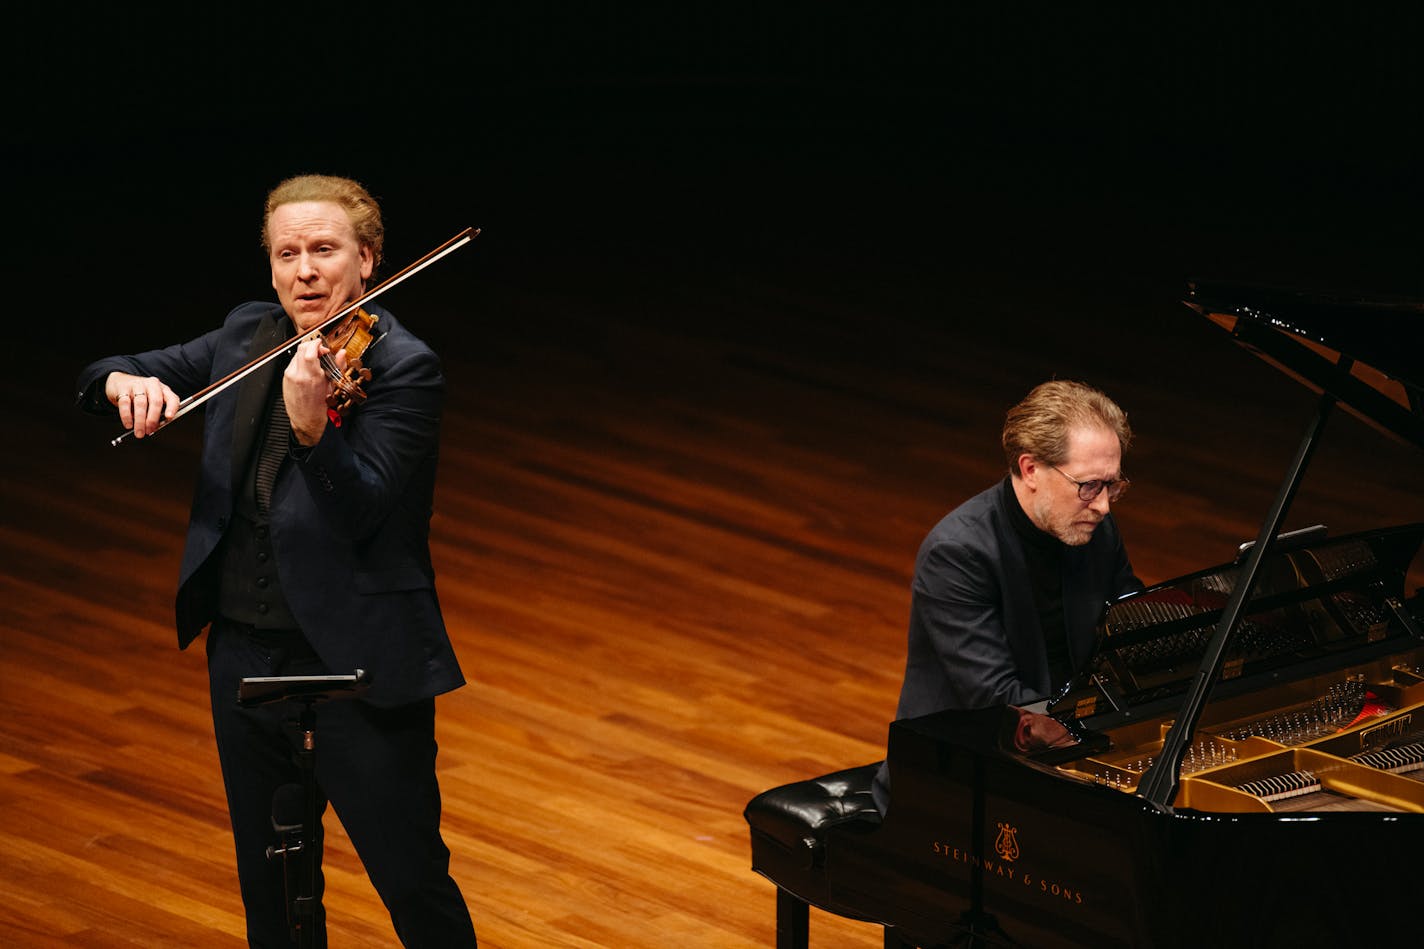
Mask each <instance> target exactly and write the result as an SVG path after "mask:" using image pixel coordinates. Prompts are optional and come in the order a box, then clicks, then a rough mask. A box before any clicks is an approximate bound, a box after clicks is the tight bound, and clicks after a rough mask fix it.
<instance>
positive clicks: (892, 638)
mask: <svg viewBox="0 0 1424 949" xmlns="http://www.w3.org/2000/svg"><path fill="white" fill-rule="evenodd" d="M460 223H463V222H456V224H460ZM476 223H479V222H476ZM433 236H435V237H436V238H443V237H444V236H445V235H444V234H443V233H440V234H435V235H433ZM491 239H492V236H487V237H486V238H482V240H491ZM491 253H492V256H491V258H490V262H489V263H488V265H484V264H480V265H475V264H471V265H468V268H469V269H468V270H466V271H465V272H463V274H462V272H461V271H459V270H452V272H451V273H450V274H449V275H446V276H441V277H439V278H434V277H433V278H432V279H431V280H430V281H429V283H428V284H422V285H421V286H420V287H415V286H414V285H412V289H410V290H409V291H408V292H407V291H406V290H404V289H403V290H401V291H397V292H396V293H393V294H392V297H391V299H390V303H389V305H390V306H391V307H392V309H393V310H394V311H395V312H397V313H399V314H401V315H402V317H403V318H404V320H405V321H406V323H407V324H408V325H410V326H411V327H412V328H414V329H415V330H416V331H417V332H418V333H421V334H422V335H425V336H426V337H427V338H428V339H430V340H431V341H432V343H433V344H434V345H435V346H436V348H437V349H438V350H439V351H441V352H442V354H443V355H444V357H445V359H446V364H447V372H448V376H449V380H450V391H451V399H450V404H449V410H448V417H447V419H446V423H445V427H444V436H443V449H442V452H443V453H442V459H441V471H440V481H439V487H438V497H437V504H436V516H435V520H434V525H433V538H434V557H435V564H436V569H437V571H438V584H439V590H440V593H441V598H442V602H443V605H444V609H445V614H446V618H447V620H448V623H449V627H450V632H451V635H452V637H453V639H454V643H455V646H456V650H457V652H458V654H459V656H460V658H461V661H462V663H463V665H464V668H465V671H466V674H467V676H468V678H469V679H470V684H469V685H468V686H467V687H466V688H464V689H461V690H459V691H458V692H456V693H454V694H451V695H448V696H446V697H443V698H442V699H440V701H439V706H438V708H439V712H438V738H439V741H440V757H439V775H440V780H441V786H442V790H443V793H444V801H445V820H444V831H445V835H446V839H447V841H448V843H449V844H450V847H451V849H452V851H453V854H454V857H453V873H454V876H455V877H456V879H457V880H458V881H459V883H460V884H461V886H462V887H463V889H464V892H465V894H466V896H467V898H468V901H469V904H470V908H471V911H472V913H473V916H474V919H475V922H476V926H477V928H478V930H479V934H480V937H481V942H482V944H483V945H484V946H487V947H491V949H518V947H541V946H571V947H591V946H617V947H666V946H715V947H755V946H769V945H772V944H773V936H774V927H773V888H772V886H771V884H769V883H768V882H767V881H765V880H763V879H761V878H760V877H758V876H756V875H755V874H753V873H752V872H751V871H750V869H749V868H748V867H749V850H748V841H747V832H746V826H745V824H744V822H743V819H742V816H741V812H742V808H743V806H744V805H745V804H746V802H747V800H748V799H749V798H751V797H752V796H753V795H754V794H756V793H757V792H759V791H761V790H763V789H765V788H768V787H771V786H773V785H777V784H781V783H785V782H789V781H794V780H798V779H802V778H807V777H811V776H814V775H817V774H821V773H823V772H827V771H830V770H835V769H839V768H843V767H848V766H851V765H858V764H862V763H866V762H869V761H873V760H876V759H878V758H879V757H880V756H881V755H882V748H883V742H884V739H885V734H886V725H887V722H888V720H889V718H890V717H891V714H892V713H893V711H894V707H895V699H896V694H897V689H898V684H899V678H900V672H901V664H902V662H903V639H904V631H905V617H906V608H907V601H908V592H907V588H908V582H909V576H910V570H911V566H912V562H913V558H914V554H915V550H916V547H917V546H918V544H919V542H920V539H921V537H922V536H923V534H924V532H925V531H926V530H927V529H928V528H929V527H930V526H931V525H932V524H933V523H934V522H935V521H936V520H937V519H938V518H939V517H940V516H941V515H942V514H943V513H944V512H945V511H947V510H948V509H950V508H951V507H953V506H954V505H955V504H957V503H958V502H959V501H961V500H963V499H964V498H966V497H967V496H969V495H970V494H972V493H974V492H976V491H978V490H979V489H981V488H982V487H984V486H986V485H988V484H990V483H992V482H993V481H994V480H996V479H997V478H998V477H999V476H1000V472H1001V470H1002V468H1003V465H1002V462H1001V461H1000V460H999V458H998V449H997V434H998V428H999V425H1000V423H1001V420H1002V417H1003V412H1004V410H1005V409H1006V408H1007V407H1008V406H1009V405H1011V404H1012V403H1013V402H1014V401H1016V400H1017V399H1018V398H1019V397H1020V396H1021V395H1022V394H1023V393H1024V392H1026V391H1027V390H1028V389H1029V388H1030V387H1031V386H1032V385H1033V384H1035V383H1036V382H1038V381H1041V380H1042V379H1044V378H1047V377H1049V376H1053V375H1057V376H1060V377H1072V378H1083V379H1087V380H1088V381H1091V382H1093V383H1095V384H1098V385H1100V386H1101V387H1103V388H1105V389H1106V390H1108V391H1109V392H1110V393H1111V394H1112V395H1114V396H1115V397H1116V398H1118V400H1119V401H1120V402H1121V403H1122V404H1123V405H1124V406H1125V407H1126V408H1127V409H1128V411H1129V413H1130V415H1131V418H1132V420H1133V423H1134V425H1135V427H1136V429H1137V433H1138V443H1137V446H1136V448H1135V449H1134V451H1133V452H1132V453H1131V454H1130V455H1129V456H1128V459H1127V462H1126V470H1127V472H1128V473H1129V475H1130V476H1131V477H1132V478H1133V480H1134V487H1133V490H1132V493H1131V494H1130V495H1129V496H1128V497H1127V498H1125V499H1124V500H1123V502H1122V503H1121V504H1120V505H1119V506H1118V516H1119V519H1120V521H1121V523H1122V525H1123V530H1124V533H1125V535H1126V537H1127V539H1128V541H1129V544H1130V550H1131V552H1132V555H1133V559H1134V563H1135V566H1136V567H1137V569H1138V572H1139V573H1140V574H1141V575H1142V576H1143V577H1144V578H1145V579H1147V580H1149V581H1156V580H1162V579H1166V578H1169V577H1171V576H1174V575H1177V574H1180V573H1184V572H1187V571H1189V570H1194V569H1198V568H1201V567H1205V566H1208V565H1211V564H1214V563H1218V562H1221V561H1224V560H1226V559H1229V557H1230V555H1231V552H1232V550H1233V548H1234V546H1235V544H1237V543H1238V542H1240V541H1242V540H1246V539H1249V538H1251V537H1254V535H1255V533H1256V530H1257V525H1258V521H1259V518H1260V517H1261V516H1262V515H1263V514H1264V512H1265V510H1266V507H1267V505H1268V503H1269V502H1270V500H1271V498H1272V496H1273V495H1274V492H1275V489H1276V485H1277V483H1278V479H1279V477H1280V475H1281V473H1282V471H1283V470H1284V467H1285V464H1286V461H1287V460H1288V458H1289V456H1290V454H1291V452H1292V451H1293V449H1294V447H1295V443H1296V441H1297V440H1298V438H1299V437H1300V435H1301V433H1302V432H1303V430H1304V427H1305V424H1306V421H1307V419H1308V416H1309V414H1310V411H1311V408H1312V404H1313V403H1312V399H1311V397H1310V396H1309V395H1308V394H1307V393H1306V392H1305V391H1304V390H1302V389H1300V388H1298V387H1297V386H1296V385H1295V384H1294V383H1292V382H1290V381H1289V380H1286V379H1284V378H1283V377H1280V376H1278V375H1277V374H1276V373H1275V372H1274V370H1272V369H1271V368H1269V367H1268V366H1266V365H1265V364H1264V363H1260V362H1258V361H1257V360H1255V359H1254V358H1253V357H1251V356H1249V355H1247V354H1245V353H1242V352H1240V351H1238V350H1237V349H1236V347H1235V346H1233V345H1232V344H1231V343H1230V341H1229V340H1228V339H1227V338H1226V337H1225V336H1224V334H1222V333H1221V332H1220V331H1219V330H1217V329H1215V328H1214V327H1211V326H1209V325H1207V324H1206V323H1205V321H1202V320H1200V319H1199V318H1197V317H1196V316H1194V315H1193V314H1192V313H1190V312H1189V311H1187V310H1186V309H1185V308H1184V307H1182V306H1181V305H1180V304H1179V303H1178V302H1176V301H1177V299H1178V297H1179V295H1180V290H1181V287H1180V285H1179V284H1177V283H1175V282H1170V281H1161V282H1154V281H1152V280H1138V281H1135V282H1133V283H1129V284H1127V285H1125V287H1124V288H1123V289H1120V290H1114V289H1112V288H1111V287H1102V286H1100V287H1098V288H1097V292H1094V293H1087V292H1083V291H1084V290H1085V288H1084V287H1081V286H1080V287H1077V288H1071V287H1070V288H1069V289H1068V290H1065V289H1064V287H1063V286H1061V285H1060V286H1053V285H1049V284H1045V283H1042V282H1040V283H1037V284H1030V283H1026V282H1025V281H1023V280H1021V279H1019V278H1018V277H1017V276H1016V275H1014V274H1010V273H1001V274H998V275H995V274H993V273H987V274H982V275H979V277H978V279H975V280H972V281H966V280H963V279H961V278H962V277H963V275H962V274H961V275H957V276H956V275H944V274H935V273H933V272H925V271H921V272H908V271H907V268H899V269H897V268H896V267H895V266H892V265H888V264H887V265H884V266H878V267H871V268H868V269H866V270H864V271H861V270H859V269H857V268H856V267H855V266H854V265H853V264H851V263H849V262H836V261H822V262H820V263H815V262H807V261H805V260H797V259H792V258H791V257H789V256H788V258H787V259H786V260H782V261H780V262H773V263H772V264H766V263H765V262H764V265H763V266H759V267H755V268H749V269H747V270H740V269H738V268H736V267H735V266H732V265H729V264H727V263H726V262H725V261H721V260H715V259H711V260H703V261H700V262H694V263H685V264H684V265H682V266H680V267H679V266H673V265H671V264H670V263H669V262H668V261H667V260H665V259H661V258H658V257H657V256H656V250H655V249H650V250H648V251H647V253H648V255H649V256H648V257H646V258H641V259H629V260H623V261H621V263H617V262H616V261H615V259H614V257H613V256H612V255H609V256H608V257H605V258H602V259H600V260H598V261H594V262H590V261H587V260H582V261H581V260H579V259H578V258H577V257H576V256H575V255H572V254H570V255H567V256H565V257H561V258H559V259H555V260H543V261H540V262H539V265H538V266H534V265H533V264H532V263H531V262H529V261H527V260H526V261H524V262H523V263H522V264H520V263H519V262H518V261H514V262H510V261H502V260H501V258H500V257H499V255H498V253H497V251H495V250H493V249H492V251H491ZM507 263H508V264H509V266H505V264H507ZM882 263H883V262H882ZM615 264H616V265H615ZM462 266H463V265H462ZM549 274H558V275H559V277H558V279H556V280H555V279H550V278H549V276H548V275H549ZM470 277H473V279H474V282H476V283H477V285H478V289H477V290H476V291H474V292H473V293H472V294H471V293H467V292H465V290H464V289H462V288H460V287H459V286H458V284H459V283H460V282H461V281H462V280H465V279H467V278H470ZM966 286H972V287H973V288H974V289H973V290H972V291H968V290H965V289H964V288H965V287H966ZM136 319H138V317H136ZM130 328H131V329H132V333H131V334H129V336H127V337H126V339H128V340H129V341H128V342H118V336H117V335H116V334H115V333H113V332H111V333H110V335H109V336H108V337H104V338H102V340H101V341H100V342H99V343H95V342H92V341H88V340H86V341H84V342H75V341H74V340H72V339H61V340H50V341H49V342H48V344H47V345H44V346H41V347H40V348H39V349H38V351H37V353H36V355H35V356H34V358H33V359H30V360H28V361H26V362H25V364H24V365H23V366H21V367H20V368H18V369H14V370H12V371H8V372H7V373H6V374H5V376H4V379H3V383H0V392H3V395H4V404H5V405H6V407H7V409H8V412H7V418H8V420H9V423H10V424H9V429H10V432H9V434H10V445H11V447H10V448H9V449H8V450H7V451H6V453H5V454H6V461H5V463H4V465H3V471H0V481H3V490H4V498H5V504H4V514H3V520H0V942H3V943H4V944H5V945H7V946H12V947H28V946H36V947H38V946H50V945H66V946H135V947H138V946H142V947H146V949H149V947H156V946H172V947H185V949H186V947H191V946H212V947H221V946H237V945H239V944H241V942H242V938H241V934H242V916H241V905H240V903H239V900H238V896H237V890H236V880H235V875H234V871H233V857H232V852H231V841H230V838H229V832H228V828H227V823H226V814H225V810H224V805H223V798H222V789H221V786H220V782H219V776H218V769H217V761H216V757H215V753H214V748H213V741H212V737H211V733H210V726H209V722H208V713H207V698H206V684H205V675H204V668H203V658H202V651H201V649H200V648H194V649H191V650H189V651H188V652H186V653H180V652H178V651H176V650H175V648H174V633H173V630H172V625H171V616H172V594H173V587H174V583H175V577H176V574H177V569H178V562H179V556H180V553H181V538H182V533H183V528H184V525H185V523H186V515H187V506H188V500H189V488H190V484H191V473H192V471H193V467H194V453H195V450H196V445H197V439H198V435H199V432H198V429H199V427H200V426H198V425H196V424H190V425H187V426H186V427H183V428H181V429H179V428H177V427H175V428H174V429H173V430H170V431H168V432H165V433H164V434H163V435H161V436H160V437H158V438H156V439H155V440H153V441H152V442H148V443H144V444H127V445H124V446H122V447H121V448H118V449H114V448H110V447H109V445H108V443H107V439H108V438H109V437H110V436H111V435H112V434H114V432H113V431H111V429H110V427H108V426H106V425H105V424H103V423H101V422H98V421H96V420H92V419H89V418H86V417H83V416H81V415H80V414H79V413H77V412H76V411H75V410H74V409H73V408H72V406H71V404H70V401H69V400H70V398H71V392H70V389H71V386H72V379H73V377H74V375H75V373H76V372H77V370H78V369H79V367H80V366H82V365H83V364H84V363H85V362H87V361H88V360H89V359H91V358H95V357H97V356H100V355H104V354H106V352H108V351H110V350H113V349H117V348H119V347H120V346H131V347H136V346H137V345H138V344H139V341H140V340H142V341H146V342H152V343H156V342H168V341H172V340H170V339H169V334H170V333H173V334H174V338H177V336H179V335H182V336H187V335H196V333H197V332H198V331H199V330H201V329H203V328H206V324H205V323H203V322H196V323H194V324H192V325H191V326H186V327H184V328H183V329H182V330H181V332H179V331H174V330H173V328H172V324H159V323H156V322H155V323H151V324H137V323H135V324H131V326H130ZM101 344H102V345H104V346H107V347H108V348H107V349H93V350H91V349H90V346H91V345H93V346H98V345H101ZM1418 473H1419V458H1418V457H1417V452H1416V451H1414V450H1412V449H1406V448H1403V447H1400V446H1396V445H1395V444H1394V443H1392V442H1389V441H1388V440H1386V439H1384V438H1383V437H1381V436H1379V435H1378V434H1376V433H1375V432H1373V431H1372V430H1370V429H1368V428H1366V427H1364V426H1363V425H1361V424H1360V423H1359V422H1357V421H1356V420H1355V419H1353V418H1351V417H1349V416H1345V415H1343V414H1342V415H1340V416H1337V417H1336V418H1335V420H1334V421H1333V423H1332V426H1331V428H1330V430H1329V431H1328V433H1327V437H1326V439H1325V442H1324V444H1323V445H1322V447H1321V449H1320V451H1319V454H1318V457H1317V460H1316V464H1315V467H1314V470H1313V471H1312V473H1311V474H1310V476H1309V478H1308V480H1307V482H1306V485H1305V488H1304V489H1303V490H1302V492H1301V495H1300V498H1299V500H1298V501H1297V505H1296V509H1295V512H1294V513H1293V515H1292V517H1291V518H1290V526H1292V527H1298V526H1303V525H1306V524H1311V523H1316V522H1324V523H1327V524H1328V525H1329V526H1330V527H1331V528H1332V530H1333V531H1336V532H1342V531H1346V530H1354V529H1363V528H1369V527H1375V526H1383V525H1385V524H1389V523H1399V522H1405V521H1412V520H1420V519H1424V495H1421V493H1420V492H1419V491H1418V489H1417V485H1418V483H1419V474H1418ZM339 595H341V591H332V596H339ZM326 866H327V879H328V890H327V901H326V902H327V908H328V912H329V918H330V931H331V939H332V944H333V945H338V946H342V947H367V946H372V947H374V946H388V945H392V944H393V937H392V935H391V932H390V927H389V923H388V920H387V919H386V916H385V914H384V912H383V910H382V907H381V906H380V905H379V902H378V900H377V899H376V897H375V894H374V892H373V891H372V889H371V888H370V885H369V884H368V882H367V881H366V879H365V877H364V874H363V871H362V869H361V867H360V865H359V863H358V862H357V861H356V859H355V858H354V856H353V854H352V852H351V849H350V846H349V843H348V842H347V840H346V839H345V838H344V836H343V835H342V834H341V832H340V830H339V825H337V823H336V822H335V821H334V819H330V820H328V855H327V860H326ZM812 932H813V942H814V943H815V944H818V945H823V946H824V945H834V946H865V947H870V946H878V945H879V944H880V942H879V936H878V934H877V933H876V931H875V930H874V929H873V928H872V927H870V926H867V925H864V924H857V923H850V922H846V921H842V920H836V919H830V918H827V917H824V916H822V915H820V914H813V917H812Z"/></svg>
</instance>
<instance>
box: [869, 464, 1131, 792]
mask: <svg viewBox="0 0 1424 949" xmlns="http://www.w3.org/2000/svg"><path fill="white" fill-rule="evenodd" d="M1017 503H1018V501H1017V500H1016V499H1015V498H1014V496H1013V494H1012V492H1009V491H1006V490H1005V485H1004V484H1003V483H1002V482H1001V483H999V484H996V485H994V487H992V488H989V489H988V490H986V491H983V492H981V493H979V494H977V495H975V496H974V497H972V498H970V499H969V500H968V501H966V502H964V503H963V504H961V505H960V506H959V507H957V508H955V509H954V510H953V511H951V512H950V513H949V514H948V515H946V516H945V517H944V519H943V520H941V521H940V522H939V523H938V524H936V525H935V526H934V529H933V530H931V531H930V532H929V535H928V536H927V537H926V538H925V540H924V543H923V544H921V545H920V552H919V555H918V556H917V557H916V559H915V576H914V580H913V582H912V584H911V595H910V633H909V646H908V653H907V656H906V660H905V679H904V682H903V683H902V685H901V687H900V704H899V708H898V709H897V710H896V713H895V718H896V719H897V720H898V719H903V718H918V717H919V716H921V715H928V714H930V713H932V712H938V711H942V710H944V709H961V710H972V709H981V708H989V707H991V706H996V705H1025V704H1028V703H1031V702H1034V701H1037V700H1039V699H1042V698H1046V697H1047V696H1048V694H1049V690H1050V689H1051V688H1053V687H1055V686H1058V685H1062V683H1050V682H1049V671H1048V650H1047V647H1046V645H1045V644H1044V638H1043V635H1044V634H1043V628H1042V625H1041V624H1040V623H1039V620H1038V609H1037V607H1036V606H1035V604H1034V599H1033V587H1032V585H1031V581H1030V579H1029V571H1028V562H1027V561H1026V560H1025V558H1024V552H1023V541H1022V540H1021V539H1020V538H1019V536H1018V534H1017V533H1016V532H1015V530H1014V525H1013V521H1011V520H1010V518H1009V509H1008V507H1007V505H1008V504H1017ZM1141 586H1142V581H1140V580H1138V579H1137V577H1136V576H1135V575H1134V574H1133V572H1132V566H1131V564H1129V563H1128V559H1127V551H1126V550H1125V549H1124V547H1123V544H1122V536H1121V535H1120V534H1119V533H1118V529H1117V524H1116V522H1115V521H1114V520H1113V518H1112V516H1111V515H1109V516H1108V517H1106V518H1104V519H1103V521H1102V523H1101V524H1099V525H1098V528H1097V530H1096V531H1094V532H1093V536H1092V538H1091V539H1090V540H1089V541H1088V543H1086V544H1084V545H1082V546H1080V547H1067V546H1065V547H1064V548H1063V624H1064V628H1065V631H1066V633H1067V636H1068V651H1069V658H1070V659H1071V661H1072V663H1073V667H1074V668H1075V669H1078V668H1082V666H1083V665H1084V663H1085V662H1086V661H1087V660H1088V658H1089V656H1090V655H1091V653H1092V650H1093V639H1094V628H1095V627H1096V625H1097V621H1098V618H1099V617H1100V616H1101V615H1102V610H1103V606H1104V604H1105V603H1107V602H1108V601H1109V600H1111V599H1115V598H1116V597H1118V596H1121V595H1122V594H1124V593H1127V592H1130V591H1132V590H1136V589H1139V588H1140V587H1141ZM885 772H886V769H884V768H882V769H881V771H880V777H879V778H878V779H877V787H876V788H875V792H876V800H877V803H879V804H880V806H881V809H882V810H883V809H884V807H885V781H886V773H885Z"/></svg>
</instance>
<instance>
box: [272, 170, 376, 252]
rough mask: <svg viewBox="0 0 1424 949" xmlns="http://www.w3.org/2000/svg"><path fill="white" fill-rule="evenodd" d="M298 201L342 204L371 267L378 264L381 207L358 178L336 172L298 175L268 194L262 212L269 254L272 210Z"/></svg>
mask: <svg viewBox="0 0 1424 949" xmlns="http://www.w3.org/2000/svg"><path fill="white" fill-rule="evenodd" d="M299 201H330V202H332V203H333V204H339V205H341V208H342V210H344V211H345V212H346V216H347V217H348V218H350V219H351V227H352V228H353V229H354V230H355V231H356V239H357V240H358V241H360V242H361V245H362V246H363V247H368V248H370V250H371V257H372V258H373V266H380V263H381V260H382V251H383V250H384V249H385V245H386V228H385V225H384V224H382V223H381V206H380V205H379V204H377V203H376V199H375V198H373V197H371V192H369V191H367V190H366V189H365V188H364V187H362V186H361V183H360V182H359V181H352V180H351V179H350V178H338V177H336V176H335V175H298V176H297V177H295V178H288V179H287V180H286V181H283V182H282V183H281V184H279V185H277V187H275V188H273V189H272V190H271V191H270V192H268V194H267V206H266V207H265V208H264V209H263V212H262V249H263V250H265V251H267V252H268V253H271V251H272V246H271V244H270V242H269V241H268V237H267V222H268V220H269V219H271V217H272V212H273V211H275V210H277V209H278V208H279V207H281V206H282V205H284V204H295V203H297V202H299Z"/></svg>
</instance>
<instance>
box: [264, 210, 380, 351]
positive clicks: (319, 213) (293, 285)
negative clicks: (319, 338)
mask: <svg viewBox="0 0 1424 949" xmlns="http://www.w3.org/2000/svg"><path fill="white" fill-rule="evenodd" d="M267 243H268V245H269V246H270V247H271V251H270V254H271V264H272V288H273V289H274V290H276V291H277V299H278V301H279V302H280V303H281V304H282V309H284V310H286V311H287V315H288V316H290V317H291V318H292V322H293V323H295V324H296V326H297V331H298V332H299V333H304V332H306V331H307V330H310V329H312V328H313V327H315V326H318V325H319V324H320V323H321V322H322V321H323V320H324V319H326V318H327V317H328V316H330V315H332V314H333V313H335V312H337V311H339V310H340V309H341V308H342V307H343V306H345V305H346V304H347V303H350V302H351V301H352V300H354V299H356V298H357V297H358V296H360V295H361V293H362V291H363V290H364V289H365V285H366V281H367V280H368V279H369V278H370V276H371V269H372V264H373V258H372V256H371V249H370V248H369V247H363V246H362V245H361V243H360V241H358V240H357V239H356V231H355V229H354V228H353V227H352V226H351V219H350V218H348V217H347V216H346V211H345V210H343V209H342V207H341V205H339V204H336V203H335V202H332V201H298V202H294V203H292V204H283V205H280V206H279V207H278V208H277V209H276V210H274V211H273V212H272V214H271V216H270V217H268V219H267Z"/></svg>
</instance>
